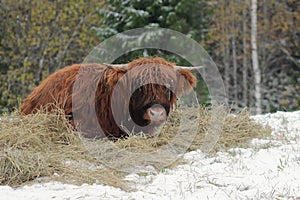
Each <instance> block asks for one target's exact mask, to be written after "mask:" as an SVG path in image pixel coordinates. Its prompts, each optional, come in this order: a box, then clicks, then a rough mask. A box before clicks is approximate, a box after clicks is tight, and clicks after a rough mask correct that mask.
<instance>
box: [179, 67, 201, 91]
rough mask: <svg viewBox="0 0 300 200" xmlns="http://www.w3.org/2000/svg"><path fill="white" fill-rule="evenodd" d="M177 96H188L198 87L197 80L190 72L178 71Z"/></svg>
mask: <svg viewBox="0 0 300 200" xmlns="http://www.w3.org/2000/svg"><path fill="white" fill-rule="evenodd" d="M176 72H177V81H176V95H177V96H178V97H179V96H182V95H184V94H188V93H189V92H191V91H192V90H193V88H194V87H195V86H196V83H197V79H196V77H195V76H194V75H193V73H192V72H191V71H190V70H186V69H177V70H176Z"/></svg>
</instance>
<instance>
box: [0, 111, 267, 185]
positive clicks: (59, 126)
mask: <svg viewBox="0 0 300 200" xmlns="http://www.w3.org/2000/svg"><path fill="white" fill-rule="evenodd" d="M46 110H47V109H45V110H42V111H39V112H37V113H36V114H32V115H26V116H19V115H18V114H16V113H15V114H11V115H9V116H2V117H1V118H0V149H1V150H0V184H3V185H4V184H8V185H11V186H19V185H22V184H28V183H29V182H31V183H32V182H37V181H49V180H57V181H62V182H68V183H73V184H82V183H101V184H107V185H111V186H115V187H119V188H122V189H124V190H130V187H128V184H127V183H128V181H125V180H124V177H125V175H126V172H120V171H119V170H118V168H119V169H120V168H122V167H123V166H124V165H127V164H128V163H129V162H130V165H128V166H140V167H147V166H149V165H151V166H152V167H153V168H154V169H155V170H156V171H159V170H162V166H164V167H174V166H177V165H179V164H182V163H184V162H185V161H184V160H183V158H180V157H178V159H176V160H173V161H172V162H171V161H170V160H168V159H170V157H168V156H166V155H161V156H156V157H155V158H149V157H147V156H149V154H147V153H149V152H155V151H158V150H159V149H161V148H162V147H164V146H165V145H167V144H169V142H170V141H172V139H173V138H174V137H175V134H177V133H178V130H179V124H180V119H181V118H180V116H181V115H182V114H186V115H188V114H189V113H190V111H189V110H188V109H184V110H185V112H186V113H184V112H183V113H180V114H179V113H178V112H174V113H173V114H172V116H171V117H169V119H168V122H167V123H166V124H165V125H164V126H163V128H162V129H161V130H160V134H159V135H157V136H155V137H151V138H147V137H144V136H140V137H137V136H130V137H128V138H127V139H122V140H121V139H120V140H118V141H116V142H112V141H108V140H96V141H91V140H89V141H88V140H85V139H82V138H80V136H79V134H78V133H76V132H74V131H72V128H71V127H70V125H69V123H68V121H67V119H66V118H65V116H64V114H63V111H62V110H60V109H56V110H54V111H52V112H47V111H46ZM199 116H200V117H198V118H197V126H198V133H197V134H196V136H195V138H194V139H193V141H192V143H191V145H189V148H188V149H187V151H191V150H196V149H200V148H201V146H202V143H203V139H204V135H205V132H206V131H207V129H208V127H209V125H210V124H211V110H209V109H207V108H203V107H200V108H199ZM269 135H270V129H269V128H265V127H262V126H261V125H259V124H257V123H255V122H254V121H253V120H251V119H250V118H249V113H248V112H247V111H246V110H244V111H242V112H240V113H237V114H235V115H233V114H230V111H228V113H227V116H226V119H225V122H224V124H223V127H222V131H221V134H220V138H219V140H218V142H217V144H216V145H215V146H214V148H213V150H212V151H211V153H214V152H217V151H220V150H227V149H229V148H234V147H247V145H248V144H249V141H250V140H251V139H252V138H260V137H265V136H269ZM181 143H182V144H183V143H184V141H177V143H176V144H175V145H177V146H181V145H182V144H181ZM111 146H116V147H118V148H119V149H117V150H116V149H111ZM93 147H95V148H94V149H96V150H95V151H94V152H93V153H91V149H92V148H93ZM120 149H121V150H120ZM122 150H125V151H127V152H133V153H138V154H135V155H139V156H136V157H132V158H129V159H120V160H118V159H115V160H116V161H118V162H114V164H115V165H114V166H109V165H106V163H107V161H106V160H104V159H106V158H107V159H114V158H113V157H112V156H115V155H118V154H120V153H122ZM114 151H118V152H114ZM95 152H96V153H97V154H98V155H104V154H105V155H106V156H102V157H101V158H102V159H97V158H99V157H97V156H95V155H94V154H95ZM128 166H127V167H128ZM152 173H153V172H152Z"/></svg>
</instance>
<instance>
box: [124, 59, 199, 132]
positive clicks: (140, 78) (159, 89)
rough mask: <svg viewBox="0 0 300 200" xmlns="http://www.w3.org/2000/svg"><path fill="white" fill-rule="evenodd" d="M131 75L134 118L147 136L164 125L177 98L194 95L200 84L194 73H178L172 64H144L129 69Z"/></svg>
mask: <svg viewBox="0 0 300 200" xmlns="http://www.w3.org/2000/svg"><path fill="white" fill-rule="evenodd" d="M129 74H130V75H129V78H128V80H127V81H128V82H127V83H130V84H128V88H129V89H130V90H132V92H131V96H130V101H129V114H130V118H131V119H132V120H133V122H134V123H135V124H136V125H138V126H139V127H144V129H142V131H143V132H146V133H147V132H150V133H151V132H152V130H153V128H154V127H157V126H159V125H161V124H162V123H164V122H165V121H166V120H167V117H168V115H169V113H170V111H172V109H173V108H174V106H175V105H176V100H177V98H178V97H180V96H181V95H183V94H184V93H188V92H190V91H191V90H192V88H193V87H194V86H195V83H196V78H195V77H194V76H193V74H192V73H191V72H190V71H188V70H176V69H175V68H174V67H173V66H172V65H170V64H169V63H166V64H164V63H146V64H142V65H140V66H135V67H133V68H131V69H130V68H129Z"/></svg>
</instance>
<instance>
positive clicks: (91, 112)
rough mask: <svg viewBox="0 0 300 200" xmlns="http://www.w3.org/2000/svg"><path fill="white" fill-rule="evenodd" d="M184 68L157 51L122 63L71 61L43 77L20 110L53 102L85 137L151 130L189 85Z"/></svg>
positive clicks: (190, 79)
mask: <svg viewBox="0 0 300 200" xmlns="http://www.w3.org/2000/svg"><path fill="white" fill-rule="evenodd" d="M190 69H193V68H188V67H179V66H176V65H175V64H173V63H170V62H167V61H166V60H164V59H163V58H159V57H155V58H140V59H137V60H134V61H132V62H130V63H128V64H124V65H122V64H120V65H110V64H74V65H71V66H68V67H65V68H63V69H60V70H58V71H57V72H55V73H54V74H52V75H50V76H49V77H48V78H46V79H45V80H44V81H43V82H42V83H41V84H40V85H39V86H38V87H36V88H35V89H34V90H33V91H32V93H31V94H30V95H29V96H28V97H27V98H26V99H25V100H24V102H23V104H22V105H21V108H20V112H21V113H22V114H30V113H34V112H36V111H37V110H39V109H41V108H45V107H46V106H47V105H49V104H50V105H51V104H56V105H57V106H58V107H60V108H61V109H63V110H64V112H65V114H66V116H68V117H69V120H70V123H71V125H72V126H73V127H74V129H75V130H77V131H80V132H82V133H83V134H84V136H85V137H88V138H101V137H105V136H106V137H109V138H120V137H126V136H127V135H128V133H129V132H132V133H134V134H135V133H139V132H144V133H145V134H146V135H147V134H148V135H152V134H153V133H154V131H155V128H157V127H158V126H160V125H161V124H162V123H164V122H165V121H166V119H167V116H168V115H169V113H170V112H171V111H172V110H173V109H174V108H175V106H176V101H177V98H178V97H180V96H181V95H184V94H185V93H188V92H190V91H191V90H192V89H193V87H195V85H196V78H195V76H194V75H193V74H192V73H191V70H190ZM47 109H48V110H51V109H53V107H51V106H47Z"/></svg>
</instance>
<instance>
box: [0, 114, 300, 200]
mask: <svg viewBox="0 0 300 200" xmlns="http://www.w3.org/2000/svg"><path fill="white" fill-rule="evenodd" d="M253 118H254V119H255V120H256V121H258V122H259V123H262V124H265V125H266V124H268V125H270V126H271V127H272V130H273V133H272V134H273V135H274V136H275V139H272V140H267V139H264V140H259V139H254V140H253V141H252V144H253V148H248V149H242V148H236V149H231V150H229V151H228V152H222V153H218V154H217V155H216V156H214V157H204V155H203V154H202V153H201V152H200V151H193V152H189V153H187V154H185V158H186V159H187V160H188V161H189V164H186V165H180V166H178V167H177V168H175V169H167V170H165V171H163V172H161V173H159V174H157V175H148V176H138V175H136V174H131V175H129V176H128V177H127V179H128V180H134V181H136V182H137V184H135V185H134V186H133V187H134V188H135V191H134V192H125V191H122V190H120V189H118V188H114V187H110V186H104V185H98V184H94V185H87V184H84V185H81V186H75V185H69V184H62V183H56V182H50V183H43V184H35V185H31V186H24V187H20V188H16V189H13V188H11V187H9V186H0V199H1V200H2V199H3V200H15V199H30V200H33V199H124V200H129V199H130V200H133V199H187V200H190V199H276V200H281V199H293V200H294V199H296V200H300V111H297V112H291V113H285V112H277V113H274V114H266V115H259V116H254V117H253Z"/></svg>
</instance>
